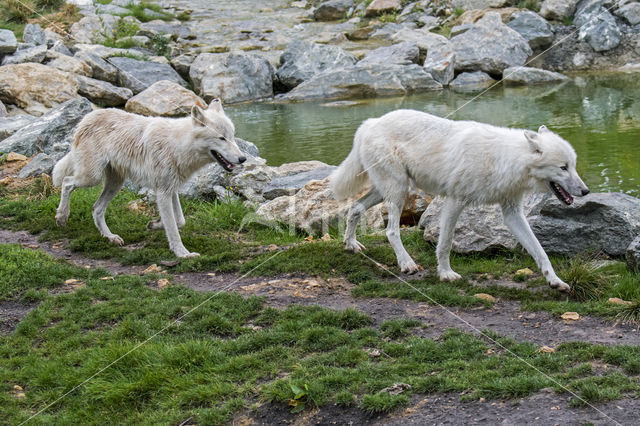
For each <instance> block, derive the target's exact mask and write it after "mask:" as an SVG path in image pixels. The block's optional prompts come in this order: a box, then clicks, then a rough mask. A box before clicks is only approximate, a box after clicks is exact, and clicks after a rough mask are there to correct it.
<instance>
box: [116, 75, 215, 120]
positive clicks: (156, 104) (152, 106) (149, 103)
mask: <svg viewBox="0 0 640 426" xmlns="http://www.w3.org/2000/svg"><path fill="white" fill-rule="evenodd" d="M194 105H200V106H201V107H202V108H206V107H207V104H206V102H205V101H204V100H203V99H202V98H200V97H199V96H198V95H196V94H195V93H193V92H192V91H191V90H189V89H185V88H184V87H182V86H180V85H179V84H176V83H173V82H171V81H166V80H162V81H158V82H157V83H154V84H152V85H151V86H149V88H148V89H146V90H144V91H142V92H140V93H138V94H137V95H135V96H134V97H132V98H131V99H129V100H128V101H127V104H126V105H125V107H124V109H125V110H127V111H129V112H132V113H134V114H140V115H147V116H162V117H180V116H185V115H188V114H190V113H191V108H192V107H193V106H194Z"/></svg>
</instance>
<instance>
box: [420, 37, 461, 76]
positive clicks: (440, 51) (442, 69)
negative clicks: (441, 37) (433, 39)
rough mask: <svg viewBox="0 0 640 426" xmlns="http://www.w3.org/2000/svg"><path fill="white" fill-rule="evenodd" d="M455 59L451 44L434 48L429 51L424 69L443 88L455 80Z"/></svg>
mask: <svg viewBox="0 0 640 426" xmlns="http://www.w3.org/2000/svg"><path fill="white" fill-rule="evenodd" d="M455 57H456V55H455V54H454V53H453V47H452V46H451V43H445V44H439V45H437V46H433V47H432V48H431V49H429V50H428V51H427V57H426V59H425V61H424V69H425V70H426V71H427V72H428V73H429V74H431V76H432V77H433V78H434V79H435V80H436V81H437V82H438V83H440V84H442V85H443V86H446V85H448V84H449V83H450V82H451V80H453V77H454V72H455Z"/></svg>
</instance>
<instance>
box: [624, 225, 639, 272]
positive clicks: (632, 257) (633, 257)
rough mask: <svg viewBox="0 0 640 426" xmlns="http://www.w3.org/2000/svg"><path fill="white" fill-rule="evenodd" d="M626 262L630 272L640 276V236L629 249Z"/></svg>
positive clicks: (632, 242)
mask: <svg viewBox="0 0 640 426" xmlns="http://www.w3.org/2000/svg"><path fill="white" fill-rule="evenodd" d="M626 260H627V267H628V268H629V270H630V271H632V272H635V273H637V274H640V234H639V235H638V236H637V237H636V238H634V240H633V241H631V244H629V247H627V253H626Z"/></svg>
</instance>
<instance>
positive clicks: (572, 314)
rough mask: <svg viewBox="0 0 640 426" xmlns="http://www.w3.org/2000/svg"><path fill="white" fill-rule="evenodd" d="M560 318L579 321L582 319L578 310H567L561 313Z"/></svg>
mask: <svg viewBox="0 0 640 426" xmlns="http://www.w3.org/2000/svg"><path fill="white" fill-rule="evenodd" d="M560 318H562V319H563V320H565V321H578V320H579V319H580V315H579V314H578V313H577V312H565V313H564V314H562V315H560Z"/></svg>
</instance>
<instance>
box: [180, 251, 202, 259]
mask: <svg viewBox="0 0 640 426" xmlns="http://www.w3.org/2000/svg"><path fill="white" fill-rule="evenodd" d="M198 256H200V253H196V252H195V251H192V252H190V253H187V254H186V255H185V256H181V257H184V258H190V257H198Z"/></svg>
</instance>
